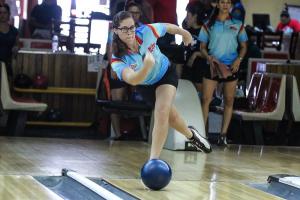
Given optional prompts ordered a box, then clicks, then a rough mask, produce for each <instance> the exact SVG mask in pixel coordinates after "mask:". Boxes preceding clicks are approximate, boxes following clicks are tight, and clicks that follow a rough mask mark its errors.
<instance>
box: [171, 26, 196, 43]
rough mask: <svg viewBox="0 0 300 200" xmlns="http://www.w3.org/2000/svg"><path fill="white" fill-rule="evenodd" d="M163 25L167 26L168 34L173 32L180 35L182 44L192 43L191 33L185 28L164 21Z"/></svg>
mask: <svg viewBox="0 0 300 200" xmlns="http://www.w3.org/2000/svg"><path fill="white" fill-rule="evenodd" d="M165 26H166V28H167V33H170V34H173V35H175V34H178V35H181V36H182V41H183V43H184V45H186V46H188V45H189V44H191V43H192V41H193V38H192V35H191V34H190V33H189V32H188V31H186V30H184V29H182V28H180V27H179V26H176V25H174V24H167V23H166V24H165Z"/></svg>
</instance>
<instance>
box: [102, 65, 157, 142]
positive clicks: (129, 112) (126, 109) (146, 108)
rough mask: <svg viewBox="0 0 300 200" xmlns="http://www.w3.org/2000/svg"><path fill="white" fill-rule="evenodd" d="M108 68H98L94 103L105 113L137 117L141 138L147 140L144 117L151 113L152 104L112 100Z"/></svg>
mask: <svg viewBox="0 0 300 200" xmlns="http://www.w3.org/2000/svg"><path fill="white" fill-rule="evenodd" d="M108 74H109V73H108V70H107V69H102V70H101V69H99V72H98V81H97V93H96V104H97V106H98V107H99V108H100V109H101V110H102V111H104V112H105V113H107V114H112V113H113V114H119V115H121V116H126V117H127V118H138V119H139V124H140V130H141V133H142V138H143V140H145V141H146V140H147V138H148V134H147V129H146V123H145V117H147V116H150V115H151V113H152V106H151V105H147V104H146V103H143V102H131V101H113V100H111V98H110V85H109V79H108V76H109V75H108Z"/></svg>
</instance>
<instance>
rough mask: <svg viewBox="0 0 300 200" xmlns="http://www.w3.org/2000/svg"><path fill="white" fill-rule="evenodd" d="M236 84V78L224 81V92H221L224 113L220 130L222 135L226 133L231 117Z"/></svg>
mask: <svg viewBox="0 0 300 200" xmlns="http://www.w3.org/2000/svg"><path fill="white" fill-rule="evenodd" d="M236 85H237V80H235V81H230V82H226V83H224V92H223V98H224V114H223V122H222V130H221V135H223V136H224V135H226V133H227V129H228V126H229V123H230V120H231V117H232V110H233V102H234V96H235V89H236Z"/></svg>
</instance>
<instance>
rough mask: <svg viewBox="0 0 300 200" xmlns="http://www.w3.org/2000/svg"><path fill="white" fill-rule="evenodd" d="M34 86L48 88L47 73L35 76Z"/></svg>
mask: <svg viewBox="0 0 300 200" xmlns="http://www.w3.org/2000/svg"><path fill="white" fill-rule="evenodd" d="M32 82H33V87H34V88H37V89H47V88H48V78H47V77H46V76H45V75H42V74H37V75H36V76H35V77H34V78H33V81H32Z"/></svg>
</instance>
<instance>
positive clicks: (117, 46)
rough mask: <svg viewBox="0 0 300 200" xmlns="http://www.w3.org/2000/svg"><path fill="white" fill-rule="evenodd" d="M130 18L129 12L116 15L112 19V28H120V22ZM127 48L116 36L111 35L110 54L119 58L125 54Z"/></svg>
mask: <svg viewBox="0 0 300 200" xmlns="http://www.w3.org/2000/svg"><path fill="white" fill-rule="evenodd" d="M128 18H132V16H131V14H130V12H127V11H121V12H119V13H117V14H116V15H115V16H114V18H113V28H118V27H119V26H120V23H121V21H123V20H125V19H128ZM127 50H128V46H127V45H126V44H125V42H123V41H122V40H121V39H120V38H119V36H118V35H117V34H113V42H112V53H113V54H114V55H115V56H117V57H119V58H121V57H123V56H124V55H126V54H127Z"/></svg>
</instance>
